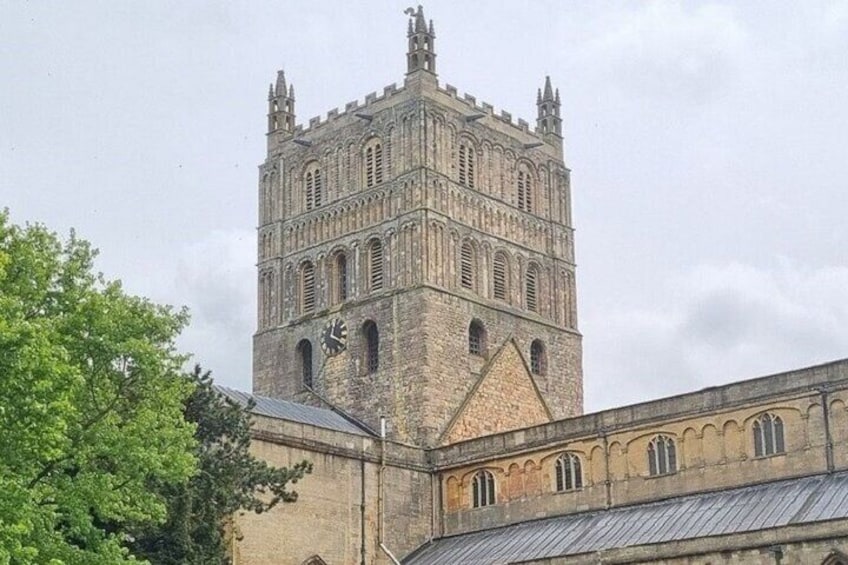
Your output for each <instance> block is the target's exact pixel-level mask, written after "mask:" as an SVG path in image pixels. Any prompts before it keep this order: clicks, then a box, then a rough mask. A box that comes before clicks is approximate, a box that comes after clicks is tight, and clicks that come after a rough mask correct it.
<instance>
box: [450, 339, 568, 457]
mask: <svg viewBox="0 0 848 565" xmlns="http://www.w3.org/2000/svg"><path fill="white" fill-rule="evenodd" d="M552 419H553V418H552V417H551V412H550V410H548V407H547V405H546V404H545V401H544V400H543V399H542V395H541V394H540V393H539V389H538V388H537V387H536V382H535V381H534V380H533V377H532V376H531V375H530V370H529V367H528V366H527V362H526V361H525V359H524V357H523V356H522V355H521V350H520V349H519V347H518V345H517V344H516V343H515V340H513V339H509V340H507V341H506V343H504V345H503V346H501V348H500V349H499V350H498V351H497V353H495V355H494V356H493V357H492V359H491V360H490V361H489V363H488V364H487V365H486V366H484V367H483V370H482V371H481V375H480V379H479V380H478V381H477V383H476V384H475V385H474V388H472V389H471V391H470V392H469V393H468V396H467V397H466V398H465V400H464V401H463V403H462V405H461V406H460V407H459V410H457V412H456V413H455V414H454V417H453V419H452V420H451V422H450V423H449V424H448V426H447V429H446V430H445V433H444V434H443V435H442V444H450V443H456V442H459V441H463V440H467V439H472V438H476V437H480V436H486V435H491V434H496V433H500V432H506V431H509V430H515V429H518V428H526V427H528V426H535V425H538V424H544V423H545V422H550V421H551V420H552Z"/></svg>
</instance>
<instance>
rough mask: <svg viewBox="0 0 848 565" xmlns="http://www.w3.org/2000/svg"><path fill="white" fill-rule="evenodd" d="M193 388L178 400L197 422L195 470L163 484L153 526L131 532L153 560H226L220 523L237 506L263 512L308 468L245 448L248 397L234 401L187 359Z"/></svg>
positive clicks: (204, 563)
mask: <svg viewBox="0 0 848 565" xmlns="http://www.w3.org/2000/svg"><path fill="white" fill-rule="evenodd" d="M191 377H192V381H193V382H194V383H195V389H194V392H192V394H191V396H189V397H188V399H187V400H186V403H185V418H186V420H188V421H189V422H192V423H194V424H196V425H197V430H196V432H195V438H196V439H197V452H196V456H197V459H198V462H199V472H198V473H197V474H196V475H194V476H193V477H192V478H191V479H190V480H189V481H188V482H187V483H182V484H166V485H162V486H161V489H160V490H161V492H162V494H163V495H164V496H165V498H166V499H167V501H168V518H167V521H166V522H165V523H164V524H162V525H161V526H156V527H152V528H146V529H145V530H143V531H140V532H138V533H137V534H136V536H135V542H134V543H133V544H132V548H133V553H135V554H136V555H137V556H139V557H144V558H146V559H148V560H150V562H151V563H155V564H157V565H177V564H187V565H221V564H225V563H229V559H228V555H227V545H228V539H227V538H228V534H229V533H230V532H228V527H229V526H230V519H231V517H232V516H233V515H234V514H235V513H236V512H239V511H252V512H265V511H267V510H270V509H271V508H273V507H274V506H276V505H277V504H278V503H280V502H294V501H295V500H296V499H297V493H296V492H293V491H291V490H289V489H288V485H289V484H293V483H297V481H298V480H299V479H301V478H303V476H304V474H306V473H309V472H310V471H311V470H312V466H311V464H310V463H308V462H306V461H303V462H300V463H298V464H296V465H294V466H293V467H291V468H290V469H289V468H276V467H272V466H270V465H268V464H266V463H265V462H264V461H261V460H259V459H257V458H256V457H254V456H253V455H252V454H251V453H250V451H249V447H250V439H251V438H250V425H251V420H250V413H251V408H252V407H253V405H252V404H250V405H247V406H242V405H240V404H236V403H235V402H233V401H232V400H230V399H229V398H227V397H225V396H224V395H223V394H222V393H220V392H219V391H218V390H216V389H215V388H214V386H213V384H212V378H211V376H210V373H209V372H203V371H202V370H201V369H200V367H195V369H194V373H193V374H192V375H191Z"/></svg>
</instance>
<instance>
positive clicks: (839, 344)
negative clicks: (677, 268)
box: [584, 261, 848, 410]
mask: <svg viewBox="0 0 848 565" xmlns="http://www.w3.org/2000/svg"><path fill="white" fill-rule="evenodd" d="M663 286H664V287H665V289H664V290H665V292H664V295H665V296H667V297H668V298H667V301H668V302H669V303H670V304H666V305H665V308H662V307H659V308H655V309H653V310H651V311H650V312H648V311H647V310H646V309H645V308H640V307H635V308H630V309H625V310H624V311H619V312H616V313H614V314H613V313H610V312H601V313H599V314H598V315H596V316H594V317H592V318H589V319H588V320H586V323H585V324H584V330H585V331H586V333H587V335H590V336H595V335H597V336H599V339H597V340H594V341H589V340H587V358H590V359H593V360H595V361H594V365H589V366H587V367H586V373H585V381H586V389H587V396H588V399H587V400H588V402H587V406H588V408H589V409H590V410H596V409H598V408H601V407H608V406H616V405H620V404H623V403H632V402H636V401H642V400H649V399H651V398H656V397H658V396H665V395H668V394H679V393H683V392H689V391H693V390H697V389H699V388H703V387H706V386H714V385H717V384H722V383H727V382H731V381H735V380H740V379H746V378H753V377H757V376H761V375H765V374H769V373H774V372H780V371H785V370H791V369H796V368H798V367H801V366H808V365H813V364H816V363H821V362H825V361H830V360H833V359H837V358H841V357H845V356H846V355H848V267H844V266H822V267H819V268H805V267H798V266H795V265H793V264H791V263H789V262H786V261H784V262H783V263H780V264H778V265H776V266H772V267H768V268H765V267H755V266H752V265H745V264H741V263H732V264H727V265H703V266H698V267H695V268H693V269H691V270H689V271H687V272H685V273H682V274H680V275H678V276H671V277H668V278H667V279H666V282H665V284H664V285H663ZM613 316H614V318H615V320H616V321H615V323H613V324H605V323H604V322H603V321H602V320H603V319H604V318H606V317H610V318H612V317H613ZM602 353H605V354H604V355H602ZM622 367H625V368H626V369H624V371H626V372H627V374H621V373H622ZM614 372H615V373H614ZM616 373H617V374H616ZM622 383H624V386H621V385H622ZM613 385H615V386H613ZM611 390H614V391H616V392H614V393H612V394H611V393H610V392H609V391H611Z"/></svg>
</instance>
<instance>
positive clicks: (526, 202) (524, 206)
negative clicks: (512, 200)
mask: <svg viewBox="0 0 848 565" xmlns="http://www.w3.org/2000/svg"><path fill="white" fill-rule="evenodd" d="M516 191H517V195H516V196H517V199H516V200H517V201H518V208H519V209H521V210H524V211H525V212H532V211H533V177H532V176H531V174H530V171H528V170H527V169H526V168H525V167H522V168H520V169H519V170H518V178H517V181H516Z"/></svg>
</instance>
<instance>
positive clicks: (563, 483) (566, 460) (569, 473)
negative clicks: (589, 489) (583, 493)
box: [556, 453, 583, 492]
mask: <svg viewBox="0 0 848 565" xmlns="http://www.w3.org/2000/svg"><path fill="white" fill-rule="evenodd" d="M580 488H583V469H582V465H581V464H580V457H578V456H577V455H576V454H574V453H563V454H562V455H560V456H559V457H558V458H557V461H556V489H557V492H563V491H566V490H577V489H580Z"/></svg>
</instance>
